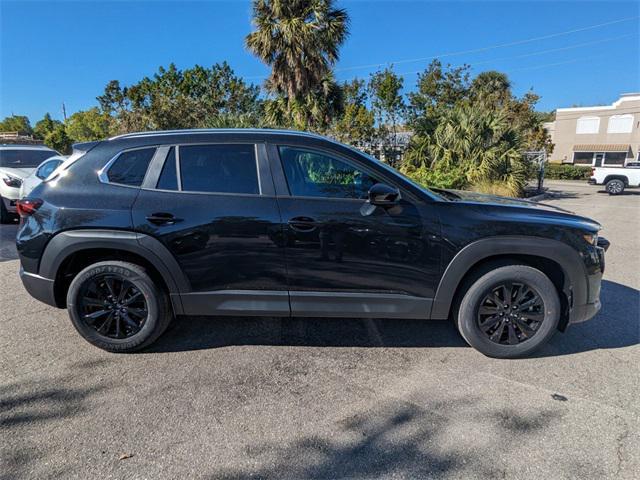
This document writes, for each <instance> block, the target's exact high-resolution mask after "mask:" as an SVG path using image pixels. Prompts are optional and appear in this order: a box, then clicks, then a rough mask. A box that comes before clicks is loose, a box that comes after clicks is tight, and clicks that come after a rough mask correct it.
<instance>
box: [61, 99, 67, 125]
mask: <svg viewBox="0 0 640 480" xmlns="http://www.w3.org/2000/svg"><path fill="white" fill-rule="evenodd" d="M62 118H63V119H64V121H65V122H66V121H67V107H65V105H64V102H62Z"/></svg>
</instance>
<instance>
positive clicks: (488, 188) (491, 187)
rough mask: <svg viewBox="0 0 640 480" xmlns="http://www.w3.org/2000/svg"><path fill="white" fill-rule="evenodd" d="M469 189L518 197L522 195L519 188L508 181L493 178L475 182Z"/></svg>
mask: <svg viewBox="0 0 640 480" xmlns="http://www.w3.org/2000/svg"><path fill="white" fill-rule="evenodd" d="M469 190H471V191H473V192H480V193H487V194H489V195H500V196H503V197H518V196H519V195H520V190H519V189H517V188H516V189H514V187H513V186H511V185H509V184H508V183H505V182H496V181H492V180H483V181H480V182H477V183H474V184H473V185H471V187H469Z"/></svg>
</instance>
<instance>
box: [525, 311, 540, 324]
mask: <svg viewBox="0 0 640 480" xmlns="http://www.w3.org/2000/svg"><path fill="white" fill-rule="evenodd" d="M521 314H522V316H523V317H526V318H528V319H529V320H533V321H535V322H541V321H543V320H544V312H521Z"/></svg>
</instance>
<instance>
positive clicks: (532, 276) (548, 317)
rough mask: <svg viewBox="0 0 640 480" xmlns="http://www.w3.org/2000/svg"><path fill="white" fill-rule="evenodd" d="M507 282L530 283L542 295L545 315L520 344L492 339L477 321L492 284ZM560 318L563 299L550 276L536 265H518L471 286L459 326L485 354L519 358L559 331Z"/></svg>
mask: <svg viewBox="0 0 640 480" xmlns="http://www.w3.org/2000/svg"><path fill="white" fill-rule="evenodd" d="M504 281H512V282H514V283H526V284H527V286H529V287H530V288H532V289H534V290H535V291H536V293H538V294H539V295H540V297H541V298H542V301H543V303H544V307H545V318H544V321H543V322H542V324H541V325H540V329H539V330H538V331H537V332H536V334H535V335H534V336H533V337H532V338H530V339H529V340H526V341H524V342H522V343H519V344H517V345H500V344H497V343H494V342H492V341H491V340H489V339H488V338H487V337H486V336H485V334H484V333H483V332H482V331H481V330H480V327H479V326H478V324H477V311H478V308H479V306H480V303H481V302H482V300H483V299H484V297H485V295H486V294H487V293H488V292H489V291H490V290H491V287H492V286H495V285H497V284H499V283H500V282H504ZM559 320H560V299H559V297H558V292H557V290H556V288H555V286H554V285H553V283H552V282H551V280H549V278H548V277H547V276H546V275H545V274H544V273H542V272H541V271H539V270H536V269H534V268H532V267H527V266H521V265H514V266H507V267H502V268H498V269H496V270H493V271H491V272H489V273H486V274H485V275H483V276H482V277H480V278H479V279H478V280H476V281H475V282H474V283H473V285H472V286H471V287H470V288H469V290H468V291H467V293H466V294H465V296H464V297H463V299H462V302H461V304H460V309H459V311H458V328H459V330H460V333H461V334H462V336H463V338H464V339H465V340H466V341H467V343H469V345H471V346H472V347H474V348H475V349H477V350H479V351H480V352H481V353H483V354H485V355H487V356H490V357H496V358H517V357H522V356H524V355H527V354H529V353H531V352H533V351H534V350H536V349H538V348H539V347H540V346H542V345H543V344H545V343H546V342H547V341H548V340H549V338H551V336H552V335H553V334H554V333H555V331H556V330H557V328H558V322H559Z"/></svg>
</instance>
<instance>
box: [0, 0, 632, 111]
mask: <svg viewBox="0 0 640 480" xmlns="http://www.w3.org/2000/svg"><path fill="white" fill-rule="evenodd" d="M337 4H338V6H340V7H343V8H346V9H347V12H348V14H349V16H350V20H351V23H350V35H349V38H348V39H347V41H346V42H345V44H344V45H343V47H342V49H341V52H340V60H339V62H338V64H337V65H336V67H335V68H336V76H337V78H338V79H339V80H347V79H350V78H353V77H359V78H367V77H368V76H369V75H370V74H371V73H372V72H374V71H376V70H377V69H379V68H383V67H385V66H387V65H390V64H393V65H394V68H395V70H396V72H398V73H402V74H404V75H403V76H404V78H405V92H408V91H411V90H412V89H413V88H414V87H415V83H416V79H417V72H419V71H423V70H424V69H425V67H426V66H427V65H428V64H429V62H430V61H431V60H432V59H433V58H434V57H440V58H441V60H442V61H443V62H444V63H450V64H452V65H461V64H464V63H467V64H470V65H471V66H472V71H473V73H478V72H480V71H483V70H500V71H503V72H506V73H507V74H508V75H509V77H510V78H511V80H512V82H513V88H514V92H515V93H516V94H518V95H522V94H523V93H525V92H526V91H528V90H529V89H533V90H534V91H535V92H536V93H537V94H539V95H540V96H541V97H542V98H541V100H540V103H539V104H538V107H537V108H538V109H539V110H543V111H548V110H553V109H555V108H558V107H569V106H574V105H583V106H587V105H603V104H610V103H612V102H613V101H615V100H616V99H617V98H618V96H619V94H621V93H626V92H638V91H640V65H639V64H640V2H639V1H637V0H636V1H631V2H608V1H607V2H604V1H600V2H599V1H585V0H582V1H569V2H557V1H544V0H541V1H535V2H527V1H516V0H511V1H497V2H487V1H480V0H478V1H372V0H368V1H355V0H352V1H347V0H338V2H337ZM251 28H252V26H251V3H250V2H249V1H243V0H235V1H223V2H221V1H204V0H203V1H169V2H167V1H154V0H146V1H124V0H123V1H111V2H105V1H89V0H84V1H66V2H63V1H51V0H49V1H31V0H20V1H11V0H0V118H3V117H5V116H7V115H11V114H16V115H27V116H28V117H29V118H30V119H31V122H32V124H35V122H36V121H37V120H39V119H40V118H42V116H43V115H44V114H45V113H46V112H50V113H51V115H52V116H53V117H54V118H62V103H63V102H64V104H65V106H66V110H67V115H70V114H72V113H73V112H75V111H78V110H84V109H87V108H90V107H92V106H95V105H97V102H96V100H95V97H96V96H98V95H100V94H101V93H102V91H103V89H104V86H105V85H106V84H107V82H109V81H110V80H114V79H117V80H119V81H120V82H121V84H123V85H127V84H131V83H135V82H137V81H138V80H140V79H141V78H143V77H144V76H151V75H153V73H154V72H156V71H157V68H158V67H159V66H160V65H165V66H166V65H168V64H169V63H171V62H174V63H175V64H176V65H177V66H178V67H179V68H188V67H192V66H193V65H195V64H201V65H205V66H210V65H212V64H214V63H217V62H222V61H225V60H226V61H227V62H229V64H230V65H231V67H232V68H233V69H234V70H235V72H236V74H238V75H241V76H243V77H245V78H246V79H247V80H248V81H250V82H254V83H257V84H260V83H261V82H262V81H263V80H264V77H265V76H266V75H267V74H268V68H267V67H266V66H264V65H263V64H262V63H261V62H260V61H259V60H258V59H257V58H256V57H254V56H253V55H252V54H251V53H250V52H249V51H247V50H246V49H245V47H244V37H245V36H246V35H247V34H248V33H249V32H250V31H251Z"/></svg>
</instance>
